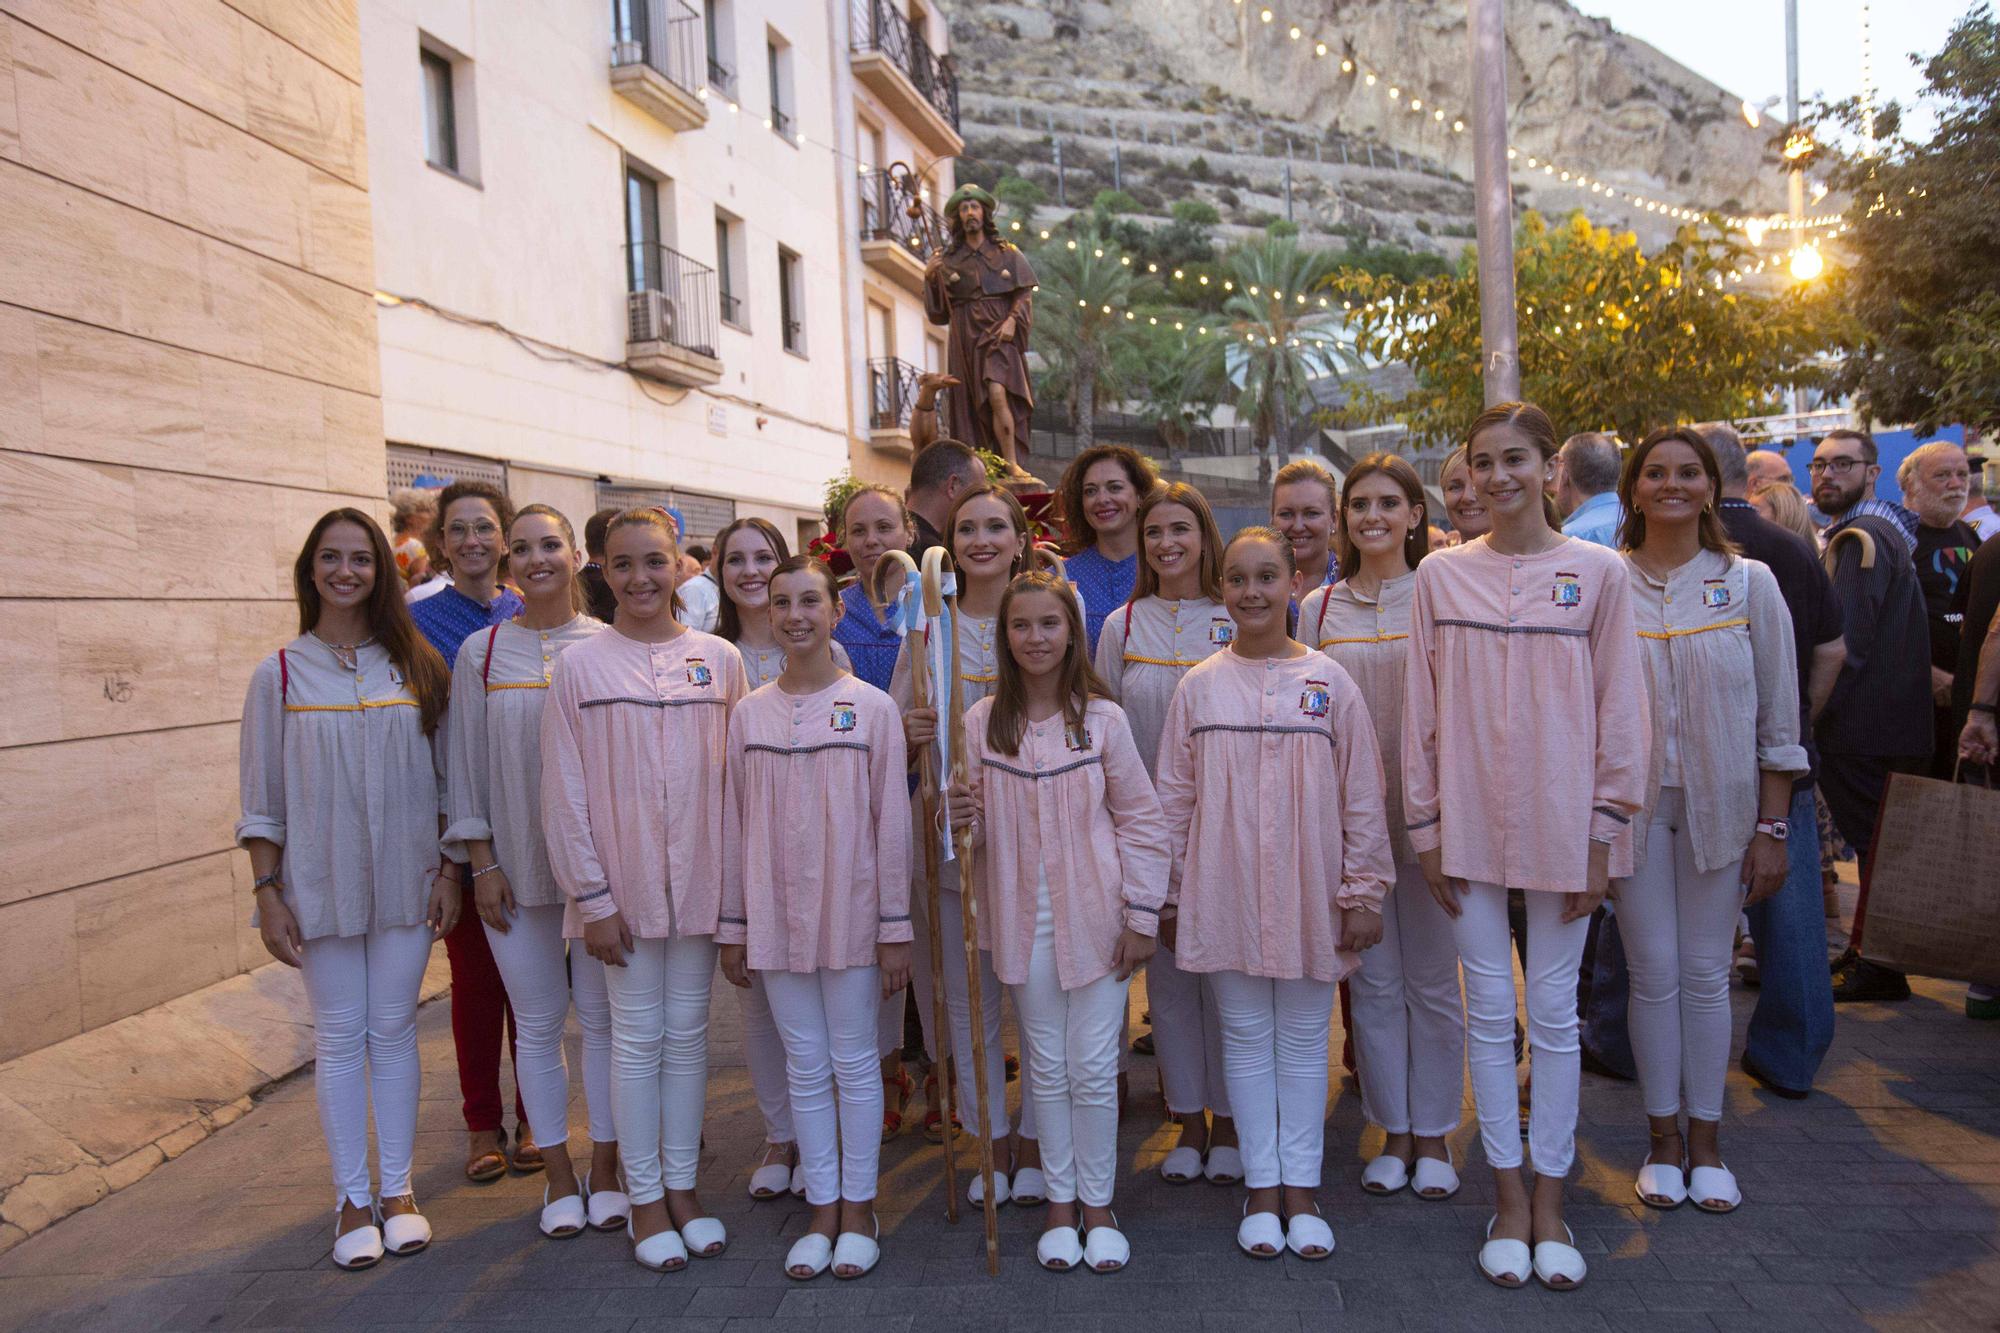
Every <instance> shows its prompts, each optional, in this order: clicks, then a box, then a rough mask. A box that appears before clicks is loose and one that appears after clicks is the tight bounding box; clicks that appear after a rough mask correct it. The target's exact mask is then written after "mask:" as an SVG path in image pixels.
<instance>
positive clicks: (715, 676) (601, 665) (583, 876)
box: [542, 626, 745, 939]
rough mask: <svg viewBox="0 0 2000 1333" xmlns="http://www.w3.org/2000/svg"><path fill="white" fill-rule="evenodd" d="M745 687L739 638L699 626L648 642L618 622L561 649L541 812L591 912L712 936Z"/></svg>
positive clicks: (658, 930)
mask: <svg viewBox="0 0 2000 1333" xmlns="http://www.w3.org/2000/svg"><path fill="white" fill-rule="evenodd" d="M744 692H745V691H744V682H743V659H742V658H741V657H739V656H738V655H737V652H736V649H735V647H734V646H733V645H731V644H729V643H727V642H726V641H724V640H722V639H718V638H716V637H715V636H714V635H712V634H703V633H702V632H701V631H700V630H692V629H691V630H685V631H683V632H682V633H681V634H679V635H676V636H675V637H674V638H672V639H669V640H668V641H667V642H665V643H641V642H639V641H638V640H637V639H631V638H627V637H626V636H625V635H623V634H621V633H619V632H618V630H617V628H616V627H615V626H614V627H613V628H611V629H608V630H605V631H604V632H603V633H601V634H597V635H594V636H592V637H591V638H588V639H585V640H584V641H583V642H581V643H579V644H577V645H575V646H574V647H572V648H570V649H569V650H568V651H567V652H565V653H564V654H563V655H562V656H561V657H560V658H558V659H557V660H556V664H555V670H554V674H553V679H552V680H551V682H550V686H549V701H548V704H547V706H546V707H545V708H544V709H543V712H542V820H543V828H544V831H545V832H546V833H547V835H548V844H549V865H550V868H551V869H552V870H554V872H555V876H556V882H557V883H558V884H560V885H561V886H562V889H563V892H564V893H566V894H568V895H569V897H570V899H571V900H572V901H574V902H575V903H576V908H577V914H578V915H579V916H581V917H582V918H583V920H585V921H586V922H588V921H600V920H603V919H604V918H605V917H608V916H610V915H612V914H613V913H614V912H616V913H619V914H621V915H623V917H624V919H625V925H626V927H627V928H628V929H629V930H630V931H631V932H632V934H633V936H634V937H635V938H639V939H667V938H678V937H681V936H689V935H713V934H714V933H715V928H716V918H717V917H718V916H719V915H720V914H721V909H722V796H723V785H724V779H723V755H724V748H725V743H726V739H727V735H728V727H729V710H730V709H731V708H732V707H733V706H734V705H735V704H736V703H737V701H738V700H740V699H742V698H743V695H744Z"/></svg>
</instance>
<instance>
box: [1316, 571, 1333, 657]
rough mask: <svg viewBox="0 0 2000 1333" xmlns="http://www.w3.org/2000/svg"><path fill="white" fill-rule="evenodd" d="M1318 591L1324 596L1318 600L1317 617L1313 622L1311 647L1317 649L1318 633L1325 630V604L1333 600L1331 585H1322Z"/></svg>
mask: <svg viewBox="0 0 2000 1333" xmlns="http://www.w3.org/2000/svg"><path fill="white" fill-rule="evenodd" d="M1320 591H1321V592H1322V593H1324V594H1326V595H1325V596H1323V597H1321V598H1320V599H1319V617H1318V618H1317V619H1315V620H1314V621H1313V647H1315V648H1317V647H1319V636H1320V632H1321V631H1322V630H1324V629H1325V628H1326V604H1327V603H1328V602H1330V601H1332V600H1333V585H1332V584H1331V583H1328V584H1323V585H1321V587H1320Z"/></svg>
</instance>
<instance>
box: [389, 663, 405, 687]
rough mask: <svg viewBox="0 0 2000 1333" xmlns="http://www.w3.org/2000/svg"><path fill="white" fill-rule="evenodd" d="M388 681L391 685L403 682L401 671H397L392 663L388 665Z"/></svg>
mask: <svg viewBox="0 0 2000 1333" xmlns="http://www.w3.org/2000/svg"><path fill="white" fill-rule="evenodd" d="M389 683H390V684H391V685H401V684H402V683H403V673H402V672H400V671H398V670H397V669H396V668H395V666H394V665H393V664H392V665H391V666H390V667H389Z"/></svg>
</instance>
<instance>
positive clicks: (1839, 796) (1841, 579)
mask: <svg viewBox="0 0 2000 1333" xmlns="http://www.w3.org/2000/svg"><path fill="white" fill-rule="evenodd" d="M1876 457H1877V456H1876V451H1875V441H1874V439H1873V438H1872V437H1871V436H1870V435H1869V434H1868V433H1867V432H1866V431H1859V430H1836V431H1833V432H1831V433H1829V434H1828V435H1827V436H1826V438H1824V439H1822V440H1821V441H1820V442H1819V447H1818V448H1817V449H1815V450H1814V451H1813V458H1812V462H1810V463H1808V464H1807V465H1806V472H1807V475H1808V476H1809V477H1810V478H1811V480H1812V488H1813V503H1814V504H1816V505H1817V506H1818V507H1819V509H1820V511H1821V512H1822V513H1824V514H1826V515H1827V516H1828V517H1829V518H1830V519H1831V520H1832V522H1831V524H1830V525H1829V526H1828V528H1827V530H1826V564H1827V569H1828V572H1829V573H1830V574H1831V575H1832V576H1833V586H1834V591H1835V592H1836V593H1837V594H1838V595H1839V597H1840V603H1841V611H1842V612H1843V614H1844V617H1845V623H1846V632H1845V635H1846V639H1847V660H1846V662H1845V663H1844V664H1843V665H1842V666H1841V669H1840V675H1839V677H1838V678H1837V679H1836V680H1835V681H1834V685H1833V694H1832V696H1831V697H1830V698H1829V699H1828V700H1827V704H1826V708H1825V710H1824V711H1823V712H1822V713H1821V714H1820V718H1819V723H1818V726H1817V728H1816V732H1817V735H1818V739H1819V749H1820V757H1821V758H1820V791H1821V792H1822V793H1823V794H1824V795H1825V797H1826V804H1827V808H1828V809H1829V810H1831V811H1832V812H1833V819H1834V823H1835V824H1837V825H1838V826H1839V828H1840V834H1841V836H1842V837H1844V838H1846V839H1847V842H1848V845H1849V846H1851V847H1853V848H1854V854H1855V856H1856V857H1857V858H1859V860H1860V862H1861V884H1862V890H1861V901H1860V903H1859V904H1858V905H1857V906H1856V908H1855V912H1854V930H1853V933H1852V935H1851V937H1850V942H1849V946H1848V949H1847V952H1846V953H1845V954H1843V955H1842V956H1841V958H1840V960H1839V962H1838V963H1836V964H1835V975H1834V987H1833V998H1834V999H1835V1001H1837V1002H1851V1001H1859V1000H1903V999H1908V998H1909V994H1910V985H1909V982H1908V981H1907V980H1905V979H1904V977H1903V975H1902V974H1901V973H1900V972H1896V971H1893V970H1891V969H1889V968H1886V967H1882V966H1880V965H1878V964H1875V963H1870V962H1867V961H1865V960H1864V959H1863V958H1862V957H1861V956H1860V953H1859V952H1858V951H1859V950H1860V948H1861V947H1862V932H1863V929H1864V927H1865V925H1866V922H1867V911H1868V878H1869V871H1870V869H1871V858H1870V847H1871V844H1872V843H1873V841H1874V836H1875V817H1876V814H1877V812H1878V811H1879V809H1880V808H1881V805H1882V795H1883V792H1884V791H1885V790H1886V789H1887V787H1888V784H1889V775H1890V774H1891V773H1922V772H1924V771H1925V770H1926V769H1927V768H1928V767H1929V765H1930V755H1931V746H1932V718H1931V652H1930V622H1929V619H1928V617H1927V615H1926V613H1925V608H1924V594H1923V588H1922V587H1921V586H1920V585H1919V584H1918V582H1917V571H1916V565H1915V563H1914V554H1915V551H1916V542H1917V518H1916V515H1914V514H1912V513H1911V512H1910V511H1909V510H1907V509H1904V508H1903V507H1902V506H1900V505H1896V504H1891V503H1890V502H1888V501H1886V500H1880V499H1877V498H1876V496H1875V482H1876V479H1877V478H1878V477H1880V476H1881V474H1882V468H1881V466H1880V464H1879V463H1877V461H1876Z"/></svg>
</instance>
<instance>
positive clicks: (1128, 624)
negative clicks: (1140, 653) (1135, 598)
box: [1125, 602, 1132, 653]
mask: <svg viewBox="0 0 2000 1333" xmlns="http://www.w3.org/2000/svg"><path fill="white" fill-rule="evenodd" d="M1125 651H1126V652H1128V653H1129V652H1131V651H1132V603H1130V602H1127V603H1125Z"/></svg>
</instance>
